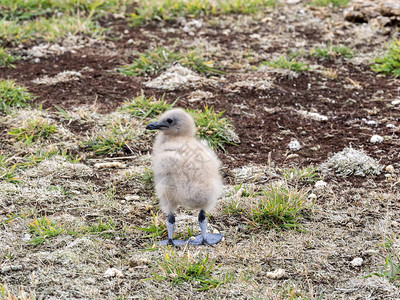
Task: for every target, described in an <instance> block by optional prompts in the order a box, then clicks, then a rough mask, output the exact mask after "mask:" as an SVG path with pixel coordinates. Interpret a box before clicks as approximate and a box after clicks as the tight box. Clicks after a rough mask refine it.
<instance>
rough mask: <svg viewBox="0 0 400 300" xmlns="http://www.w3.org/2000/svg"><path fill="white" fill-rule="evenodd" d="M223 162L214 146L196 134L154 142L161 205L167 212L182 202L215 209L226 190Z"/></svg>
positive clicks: (156, 181)
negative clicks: (221, 167)
mask: <svg viewBox="0 0 400 300" xmlns="http://www.w3.org/2000/svg"><path fill="white" fill-rule="evenodd" d="M219 166H220V162H219V160H218V158H217V157H216V155H215V154H214V153H213V152H212V151H211V149H210V148H209V147H208V146H207V145H205V144H204V143H202V142H200V141H199V140H197V139H196V138H195V137H194V136H167V135H165V134H164V133H163V132H160V133H159V134H158V136H157V138H156V141H155V143H154V156H153V170H154V180H155V188H156V193H157V195H158V196H159V198H160V207H161V209H162V210H163V211H164V212H165V213H166V214H169V213H172V212H174V211H175V210H176V209H177V207H178V206H180V205H182V206H184V207H186V208H190V209H204V210H209V209H211V208H212V207H213V206H214V205H215V203H216V201H217V199H218V197H219V196H220V194H221V190H222V180H221V176H220V174H219Z"/></svg>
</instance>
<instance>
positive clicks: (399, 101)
mask: <svg viewBox="0 0 400 300" xmlns="http://www.w3.org/2000/svg"><path fill="white" fill-rule="evenodd" d="M392 104H393V105H397V104H400V100H394V101H392Z"/></svg>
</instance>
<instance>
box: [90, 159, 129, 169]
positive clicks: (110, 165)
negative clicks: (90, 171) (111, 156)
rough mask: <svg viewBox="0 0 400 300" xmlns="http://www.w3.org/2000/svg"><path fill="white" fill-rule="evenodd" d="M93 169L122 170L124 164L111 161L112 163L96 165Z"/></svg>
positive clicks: (124, 166)
mask: <svg viewBox="0 0 400 300" xmlns="http://www.w3.org/2000/svg"><path fill="white" fill-rule="evenodd" d="M94 167H95V168H96V169H106V168H115V169H124V168H126V164H123V163H120V162H117V161H113V162H104V163H97V164H95V165H94Z"/></svg>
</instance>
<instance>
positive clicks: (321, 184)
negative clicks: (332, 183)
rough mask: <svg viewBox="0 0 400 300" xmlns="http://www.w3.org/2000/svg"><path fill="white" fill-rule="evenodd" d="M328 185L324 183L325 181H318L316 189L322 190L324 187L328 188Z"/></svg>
mask: <svg viewBox="0 0 400 300" xmlns="http://www.w3.org/2000/svg"><path fill="white" fill-rule="evenodd" d="M327 185H328V184H327V183H326V182H325V181H323V180H318V181H317V182H316V183H315V187H316V188H322V187H325V186H327Z"/></svg>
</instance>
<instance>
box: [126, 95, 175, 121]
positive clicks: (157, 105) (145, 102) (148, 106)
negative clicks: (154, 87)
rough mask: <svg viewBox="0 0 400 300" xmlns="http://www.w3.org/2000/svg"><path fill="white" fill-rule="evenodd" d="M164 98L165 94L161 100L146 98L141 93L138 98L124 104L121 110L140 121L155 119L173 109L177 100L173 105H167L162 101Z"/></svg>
mask: <svg viewBox="0 0 400 300" xmlns="http://www.w3.org/2000/svg"><path fill="white" fill-rule="evenodd" d="M164 96H165V94H164V95H163V96H162V97H161V99H157V98H155V97H146V96H145V95H144V93H143V92H142V94H141V95H140V96H138V97H136V98H133V99H132V100H129V101H127V102H125V103H124V104H123V107H122V108H121V110H122V111H124V112H128V113H130V114H131V115H133V116H134V117H138V118H141V119H145V118H147V117H149V118H153V117H157V116H158V115H160V114H162V113H163V112H165V111H167V110H169V109H171V108H172V107H174V105H175V103H176V102H177V101H178V99H176V100H175V101H174V103H172V104H169V103H167V102H166V101H165V100H164Z"/></svg>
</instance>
